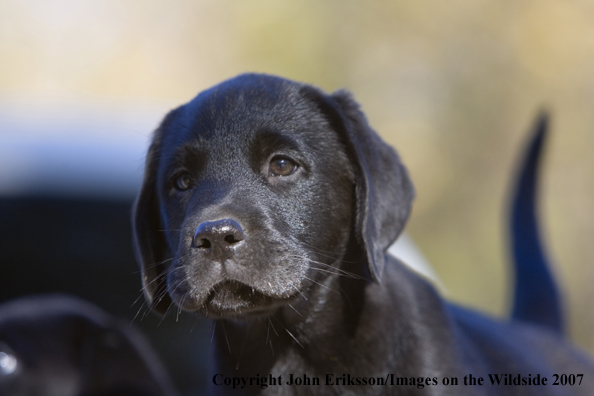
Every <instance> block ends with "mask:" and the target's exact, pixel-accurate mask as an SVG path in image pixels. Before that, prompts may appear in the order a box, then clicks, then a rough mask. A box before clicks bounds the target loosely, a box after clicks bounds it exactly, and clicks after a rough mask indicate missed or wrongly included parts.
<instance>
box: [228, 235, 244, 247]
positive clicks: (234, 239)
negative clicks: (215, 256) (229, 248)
mask: <svg viewBox="0 0 594 396" xmlns="http://www.w3.org/2000/svg"><path fill="white" fill-rule="evenodd" d="M241 241H242V239H241V238H240V239H238V238H237V237H236V236H235V235H233V234H231V235H227V236H226V237H225V242H227V243H228V244H229V245H233V244H234V243H237V242H241Z"/></svg>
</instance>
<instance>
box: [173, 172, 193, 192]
mask: <svg viewBox="0 0 594 396" xmlns="http://www.w3.org/2000/svg"><path fill="white" fill-rule="evenodd" d="M191 184H192V178H191V177H190V174H189V173H188V172H183V173H180V174H179V175H177V176H176V177H175V179H174V183H173V187H175V189H176V190H178V191H186V190H187V189H188V188H190V186H191Z"/></svg>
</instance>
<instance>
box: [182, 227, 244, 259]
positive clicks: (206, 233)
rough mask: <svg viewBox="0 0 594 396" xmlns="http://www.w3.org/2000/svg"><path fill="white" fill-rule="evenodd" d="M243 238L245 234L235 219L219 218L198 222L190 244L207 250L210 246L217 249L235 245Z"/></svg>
mask: <svg viewBox="0 0 594 396" xmlns="http://www.w3.org/2000/svg"><path fill="white" fill-rule="evenodd" d="M244 239H245V235H244V233H243V230H242V228H241V225H240V224H239V223H238V222H237V221H235V220H233V219H221V220H215V221H205V222H203V223H200V224H199V225H198V227H197V228H196V233H195V234H194V239H193V241H192V245H193V246H194V247H195V248H199V249H203V250H207V251H210V250H211V248H212V249H214V250H216V251H218V250H219V249H221V248H230V247H235V246H236V245H237V244H238V243H239V242H241V241H243V240H244ZM213 254H214V253H213ZM217 254H218V253H217Z"/></svg>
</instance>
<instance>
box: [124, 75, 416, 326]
mask: <svg viewBox="0 0 594 396" xmlns="http://www.w3.org/2000/svg"><path fill="white" fill-rule="evenodd" d="M413 194H414V193H413V187H412V185H411V183H410V180H409V178H408V175H407V172H406V170H405V169H404V167H403V166H402V165H401V163H400V161H399V159H398V156H397V154H396V153H395V151H394V150H393V149H392V148H391V147H389V146H388V145H386V144H385V143H384V142H383V141H382V140H381V139H380V138H379V136H378V135H377V134H376V133H375V132H374V131H373V130H372V129H371V128H370V127H369V126H368V125H367V121H366V120H365V117H364V116H363V114H362V113H361V112H360V110H359V108H358V105H357V104H356V103H355V102H354V101H353V100H352V99H351V97H350V96H349V95H348V94H347V93H345V92H338V93H335V94H333V95H326V94H324V93H322V92H321V91H319V90H317V89H316V88H313V87H311V86H308V85H304V84H299V83H295V82H292V81H288V80H284V79H281V78H278V77H272V76H267V75H256V74H246V75H241V76H238V77H236V78H234V79H231V80H228V81H225V82H223V83H222V84H220V85H218V86H215V87H214V88H211V89H209V90H207V91H204V92H202V93H200V94H199V95H198V96H197V97H196V98H195V99H194V100H192V101H191V102H190V103H188V104H186V105H184V106H181V107H179V108H177V109H175V110H173V111H172V112H171V113H169V114H168V115H167V116H166V118H165V120H164V121H163V123H162V124H161V126H160V127H159V128H158V129H157V131H156V132H155V134H154V137H153V141H152V144H151V146H150V148H149V152H148V155H147V161H146V170H145V178H144V183H143V186H142V189H141V192H140V194H139V196H138V198H137V200H136V203H135V205H134V215H133V225H134V242H135V244H134V245H135V251H136V255H137V260H138V262H139V264H140V267H141V270H142V280H143V286H144V292H145V297H146V298H147V300H148V302H149V305H150V306H151V307H152V308H153V309H155V310H156V311H157V312H160V313H165V312H166V310H167V308H168V307H169V305H170V304H171V300H173V301H175V303H176V304H177V305H178V306H179V307H180V308H182V309H184V310H188V311H198V312H201V313H202V314H204V315H207V316H213V317H217V318H219V317H227V316H234V317H237V316H258V315H262V314H268V313H271V312H273V311H274V310H275V309H277V308H278V307H280V306H283V305H286V304H287V303H289V302H290V301H292V300H293V299H296V298H298V297H299V296H302V295H304V294H306V293H307V292H308V289H309V288H311V287H315V286H316V285H317V284H318V280H319V279H320V278H321V277H324V276H333V275H332V274H333V273H336V272H335V267H336V266H339V265H340V262H341V260H342V259H343V256H344V253H345V251H346V248H347V242H348V241H349V238H350V237H351V236H355V238H354V240H356V241H357V244H358V245H359V248H360V249H362V250H363V253H364V254H363V257H365V258H366V263H362V265H365V266H366V267H367V269H368V274H369V275H370V277H371V279H373V280H375V281H379V279H380V276H381V273H382V270H383V261H384V259H383V255H384V252H385V250H386V249H387V248H388V246H389V245H390V244H391V243H392V242H393V241H394V240H395V239H396V238H397V236H398V234H399V233H400V231H401V230H402V228H403V226H404V223H405V222H406V219H407V217H408V214H409V212H410V206H411V201H412V197H413Z"/></svg>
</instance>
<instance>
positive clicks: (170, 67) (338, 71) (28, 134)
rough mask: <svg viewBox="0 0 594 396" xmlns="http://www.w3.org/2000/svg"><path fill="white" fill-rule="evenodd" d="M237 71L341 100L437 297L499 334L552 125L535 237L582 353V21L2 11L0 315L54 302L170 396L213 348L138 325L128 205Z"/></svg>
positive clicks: (592, 4) (498, 10) (583, 4)
mask: <svg viewBox="0 0 594 396" xmlns="http://www.w3.org/2000/svg"><path fill="white" fill-rule="evenodd" d="M245 71H256V72H265V73H271V74H278V75H281V76H284V77H287V78H290V79H294V80H299V81H303V82H308V83H311V84H314V85H317V86H320V87H322V88H323V89H325V90H327V91H332V90H335V89H339V88H347V89H349V90H350V91H352V92H353V93H354V95H355V97H356V98H357V100H358V101H359V102H360V103H361V104H362V107H363V110H364V111H365V112H366V114H367V116H368V118H369V121H370V123H371V125H372V126H373V127H374V128H375V129H376V130H377V131H378V132H379V133H380V134H381V135H382V136H383V137H384V138H385V139H386V140H387V141H388V142H389V143H391V144H393V145H394V146H395V147H396V148H397V150H398V151H399V153H400V154H401V156H402V157H403V160H404V162H405V164H406V165H407V166H408V168H409V170H410V172H411V174H412V178H413V181H414V183H415V185H416V188H417V198H416V202H415V205H414V210H413V215H412V218H411V220H410V223H409V226H408V232H409V234H410V235H411V236H412V238H413V239H414V241H415V242H416V244H417V245H418V246H419V247H420V249H421V250H422V252H423V253H424V255H425V256H426V257H427V258H428V260H429V261H430V262H431V263H432V265H433V266H434V268H435V271H436V272H437V273H438V275H439V277H440V278H441V281H442V282H443V284H444V285H445V287H446V289H447V292H448V297H449V298H450V299H452V300H455V301H457V302H460V303H463V304H465V305H469V306H473V307H477V308H480V309H483V310H486V311H488V312H490V313H492V314H494V315H507V313H508V310H509V302H510V301H509V292H510V290H511V282H512V279H511V278H510V274H509V268H508V265H509V256H508V245H507V235H508V232H507V228H506V226H507V224H506V220H507V203H508V201H509V190H510V188H509V187H510V183H511V181H512V179H513V175H514V169H515V167H516V163H517V159H518V157H519V155H520V152H521V150H522V149H523V145H524V143H525V141H526V138H527V137H528V135H527V134H528V130H529V128H530V126H531V125H532V123H533V120H534V118H535V116H536V114H537V113H538V111H539V110H540V109H542V108H546V109H548V110H549V111H550V112H551V115H552V135H551V139H550V140H549V142H548V146H547V152H546V156H545V161H544V164H543V178H542V183H541V190H540V197H541V201H540V222H541V227H542V229H543V235H544V237H545V240H546V242H547V249H548V252H549V254H550V255H551V257H552V258H553V262H554V265H555V268H554V270H555V272H556V274H557V276H558V278H559V281H560V282H561V284H562V287H563V290H564V292H565V305H566V307H567V309H568V315H569V320H570V332H571V335H572V337H573V339H574V340H575V342H576V343H577V344H578V345H580V346H582V347H585V348H586V349H588V350H589V351H590V352H594V332H592V331H591V329H592V327H593V326H594V311H593V310H592V308H591V302H592V301H594V288H593V287H591V284H592V282H593V281H594V260H593V259H592V257H594V243H592V237H593V236H594V210H593V205H592V202H593V200H594V155H593V154H592V153H593V152H594V107H593V104H594V1H587V0H538V1H536V0H513V1H511V0H485V1H479V2H477V1H468V0H450V1H447V2H443V1H437V0H433V1H423V2H418V1H398V2H396V1H383V2H363V1H354V0H326V1H323V2H321V1H314V0H302V1H288V0H253V1H249V2H241V1H233V0H218V1H214V0H202V1H189V0H188V1H182V0H180V1H175V2H172V1H165V0H152V1H150V0H142V1H140V0H129V1H115V0H100V1H99V0H88V1H84V2H81V1H58V0H49V1H48V0H36V1H35V0H25V1H16V0H15V1H11V0H3V1H1V2H0V246H1V248H0V301H5V300H7V299H10V298H13V297H16V296H19V295H24V294H30V293H41V292H56V291H63V292H70V293H75V294H77V295H79V296H81V297H84V298H86V299H88V300H90V301H92V302H95V303H96V304H99V305H100V306H102V307H103V308H104V309H106V310H108V311H109V312H111V313H113V314H114V315H117V316H120V317H122V318H123V319H124V320H128V321H130V322H133V323H134V324H135V325H137V326H140V327H141V328H142V329H143V331H145V333H147V334H148V335H149V337H150V338H151V340H152V342H153V343H154V344H155V346H156V348H157V349H158V351H159V353H160V354H161V356H162V357H163V359H164V360H165V362H166V364H167V365H168V366H169V368H170V371H171V374H172V376H173V377H174V379H175V381H176V382H177V383H178V386H179V388H180V390H182V392H184V393H188V392H189V391H190V390H192V389H194V390H196V389H198V390H199V389H202V388H201V387H202V386H203V385H204V381H206V379H205V378H204V377H203V375H202V374H197V373H196V372H198V371H199V372H202V371H201V370H203V369H204V366H205V365H206V361H205V359H204V358H203V357H202V356H203V355H198V356H199V357H196V356H197V355H196V354H194V353H192V351H193V350H198V349H200V348H202V347H203V346H204V345H206V344H208V342H209V341H208V340H209V339H210V331H211V329H210V328H209V327H208V326H209V325H208V324H206V323H205V322H204V321H202V320H201V319H196V318H194V317H191V316H189V315H181V316H180V318H179V319H178V320H179V322H176V318H175V317H168V318H166V319H165V320H163V321H160V320H159V319H158V318H155V317H154V316H152V315H148V316H146V317H144V318H143V317H142V316H143V315H142V314H141V315H140V317H137V318H136V319H133V318H134V316H135V315H136V313H137V312H138V310H139V309H140V307H141V303H140V302H137V303H135V300H136V299H137V298H138V297H140V279H139V274H138V271H137V269H136V264H135V262H134V259H133V256H132V251H131V242H130V240H131V237H130V225H129V217H130V203H131V201H132V199H133V198H134V196H135V194H136V192H137V190H138V187H139V185H140V180H141V177H142V172H143V162H144V151H145V149H146V147H147V144H148V141H149V138H150V135H151V132H152V130H154V129H155V127H156V126H157V125H158V123H159V121H160V119H161V118H162V117H163V115H164V114H165V113H166V112H167V111H168V110H170V109H171V108H173V107H175V106H178V105H179V104H182V103H184V102H186V101H188V100H190V99H191V98H193V97H194V96H195V95H196V94H197V93H198V92H199V91H201V90H203V89H205V88H208V87H210V86H212V85H214V84H216V83H218V82H220V81H221V80H224V79H227V78H229V77H232V76H235V75H236V74H239V73H242V72H245Z"/></svg>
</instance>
